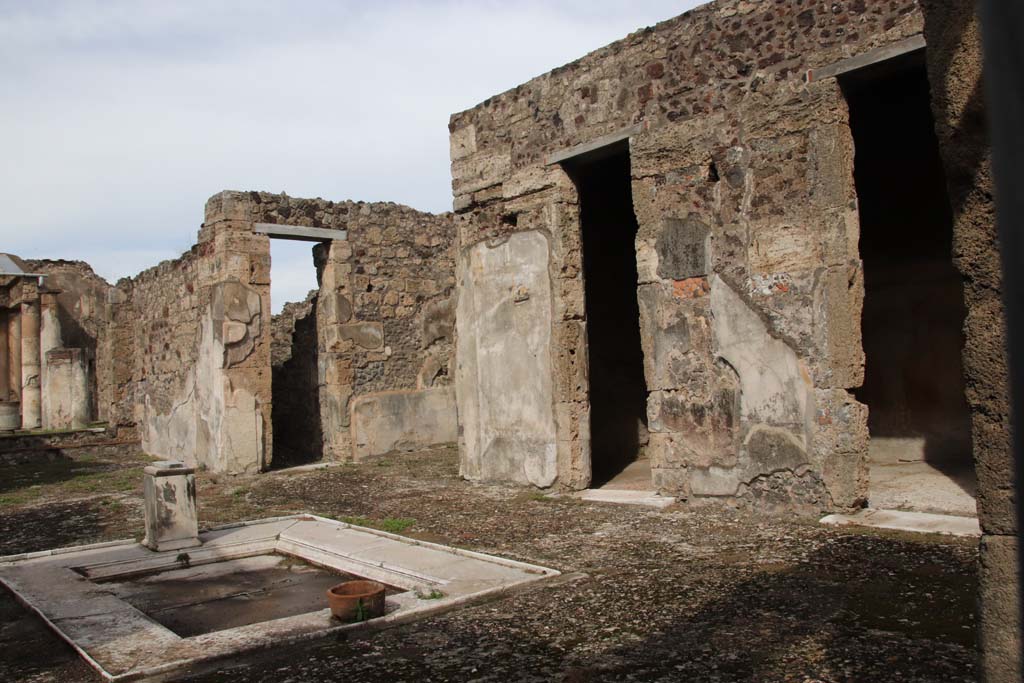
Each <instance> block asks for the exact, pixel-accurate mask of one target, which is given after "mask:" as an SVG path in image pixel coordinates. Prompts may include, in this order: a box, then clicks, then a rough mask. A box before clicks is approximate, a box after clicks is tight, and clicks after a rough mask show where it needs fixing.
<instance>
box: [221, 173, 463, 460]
mask: <svg viewBox="0 0 1024 683" xmlns="http://www.w3.org/2000/svg"><path fill="white" fill-rule="evenodd" d="M223 196H225V197H227V198H229V199H228V200H227V201H230V202H231V203H232V204H233V205H234V206H236V207H237V212H238V214H239V215H244V216H246V219H247V220H248V221H249V222H250V223H251V224H257V223H270V224H276V225H291V226H304V227H316V228H326V229H334V230H338V231H341V230H344V231H346V235H347V239H344V240H343V239H337V240H333V241H329V242H324V243H322V244H319V245H317V246H316V247H315V248H314V256H315V265H316V268H317V274H318V280H319V283H320V290H319V293H318V295H317V298H316V312H315V316H316V328H317V336H318V345H317V350H316V351H317V361H316V362H317V364H318V369H319V370H318V382H319V400H320V412H321V431H322V436H323V440H324V443H323V452H324V457H326V458H329V459H347V458H350V457H362V456H365V455H372V454H376V453H380V452H387V451H391V450H406V449H411V448H418V447H422V446H426V445H431V444H433V443H445V442H452V441H454V439H455V436H454V431H455V417H454V416H455V409H454V394H453V389H452V388H451V375H452V367H451V366H452V355H453V354H452V328H453V316H454V308H453V305H452V294H453V292H454V284H455V282H454V270H455V268H454V256H453V254H454V230H453V224H452V216H451V214H442V215H437V216H435V215H433V214H429V213H423V212H420V211H415V210H414V209H410V208H408V207H405V206H401V205H397V204H392V203H373V204H368V203H363V202H352V201H344V202H333V201H327V200H323V199H298V198H294V197H288V196H286V195H275V194H269V193H257V192H249V193H244V192H232V193H224V195H223ZM339 237H340V232H339ZM293 360H295V359H294V358H293ZM353 434H355V435H357V436H358V438H356V439H355V440H354V441H353ZM382 434H388V435H390V436H386V437H382V436H381V435H382Z"/></svg>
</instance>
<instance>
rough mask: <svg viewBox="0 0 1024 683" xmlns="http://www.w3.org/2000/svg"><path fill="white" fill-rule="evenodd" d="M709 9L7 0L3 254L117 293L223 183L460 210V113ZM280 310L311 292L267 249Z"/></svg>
mask: <svg viewBox="0 0 1024 683" xmlns="http://www.w3.org/2000/svg"><path fill="white" fill-rule="evenodd" d="M698 4H701V3H700V2H698V1H696V0H675V1H669V0H630V1H629V2H622V1H621V0H543V1H541V0H524V1H517V0H504V1H498V0H474V1H470V0H429V1H427V0H423V1H415V0H378V1H376V2H367V1H365V0H362V1H359V2H356V1H354V0H306V1H297V0H292V2H284V1H271V0H237V1H236V0H223V1H220V2H217V1H211V0H175V1H173V2H168V1H166V0H161V1H159V2H155V1H154V2H146V1H140V0H130V1H129V0H102V1H99V0H97V1H91V0H68V1H48V0H34V1H33V2H24V1H23V0H0V73H2V74H3V78H2V79H0V202H2V204H3V211H2V213H0V252H10V253H14V254H17V255H19V256H22V257H25V258H65V259H75V260H84V261H87V262H89V263H90V264H91V265H92V266H93V268H94V269H95V270H96V272H98V273H99V274H100V275H102V276H103V277H105V278H107V279H108V280H110V281H111V282H113V281H115V280H117V279H118V278H120V277H124V276H130V275H134V274H135V273H137V272H139V271H141V270H143V269H145V268H148V267H149V266H153V265H156V264H157V263H158V262H160V261H161V260H164V259H169V258H176V257H177V256H179V255H180V254H181V253H182V252H183V251H185V250H187V249H188V248H189V247H190V246H191V245H192V244H193V243H194V241H195V238H196V231H197V230H198V228H199V225H200V224H201V223H202V220H203V206H204V204H205V202H206V199H207V198H209V197H210V196H211V195H213V194H216V193H217V192H219V191H221V190H226V189H231V190H264V191H267V192H287V193H288V194H289V195H291V196H295V197H323V198H325V199H333V200H345V199H353V200H363V201H394V202H398V203H401V204H407V205H409V206H412V207H414V208H416V209H420V210H423V211H431V212H441V211H448V210H450V209H451V180H450V166H449V163H450V162H449V157H448V118H449V116H450V115H451V114H452V113H454V112H457V111H462V110H464V109H468V108H470V107H473V106H474V105H476V104H478V103H479V102H482V101H483V100H485V99H487V98H488V97H490V96H491V95H495V94H497V93H500V92H502V91H504V90H507V89H509V88H511V87H514V86H516V85H518V84H520V83H523V82H525V81H528V80H530V79H531V78H533V77H534V76H537V75H539V74H542V73H544V72H546V71H549V70H551V69H553V68H555V67H557V66H560V65H562V64H565V63H566V62H569V61H572V60H574V59H576V58H578V57H581V56H582V55H584V54H586V53H587V52H589V51H591V50H595V49H597V48H599V47H601V46H603V45H606V44H608V43H610V42H612V41H614V40H617V39H619V38H622V37H624V36H626V35H627V34H628V33H631V32H632V31H635V30H637V29H639V28H643V27H645V26H649V25H652V24H655V23H657V22H659V21H662V20H664V19H668V18H671V17H673V16H676V15H677V14H681V13H682V12H684V11H686V10H688V9H690V8H692V7H694V6H696V5H698ZM271 258H272V271H271V277H272V283H273V284H272V292H271V298H272V305H273V309H274V310H275V311H277V310H279V309H280V307H281V306H282V305H283V304H284V303H285V301H293V300H298V299H302V298H303V297H305V295H306V293H307V291H308V290H309V289H312V288H315V287H316V278H315V272H314V269H313V265H312V258H311V256H310V245H309V244H308V243H303V242H285V241H281V240H274V241H272V243H271Z"/></svg>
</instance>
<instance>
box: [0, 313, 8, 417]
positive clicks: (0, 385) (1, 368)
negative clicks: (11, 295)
mask: <svg viewBox="0 0 1024 683" xmlns="http://www.w3.org/2000/svg"><path fill="white" fill-rule="evenodd" d="M7 315H8V314H7V311H6V310H5V309H0V401H10V400H11V367H10V361H11V359H10V356H9V354H10V351H9V350H8V348H9V347H8V345H7V335H8V334H9V333H8V331H7Z"/></svg>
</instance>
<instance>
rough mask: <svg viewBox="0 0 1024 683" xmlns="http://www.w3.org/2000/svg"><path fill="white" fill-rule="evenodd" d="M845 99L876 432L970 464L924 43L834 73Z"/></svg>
mask: <svg viewBox="0 0 1024 683" xmlns="http://www.w3.org/2000/svg"><path fill="white" fill-rule="evenodd" d="M841 84H842V86H843V91H844V93H845V95H846V98H847V102H848V104H849V108H850V126H851V129H852V132H853V138H854V144H855V150H856V156H855V163H854V178H855V181H856V187H857V196H858V203H859V210H860V224H861V236H860V254H861V258H862V259H863V261H864V282H865V299H864V312H863V317H862V334H863V341H864V352H865V361H866V364H865V377H864V384H863V386H862V387H860V388H859V389H858V390H857V391H856V392H855V393H856V396H857V399H858V400H859V401H861V402H863V403H866V404H867V405H868V407H869V409H870V415H869V419H868V426H869V429H870V433H871V436H872V437H873V438H875V437H902V438H924V439H925V459H926V460H927V461H928V462H930V463H932V464H934V465H937V466H940V467H941V468H943V469H948V470H955V469H963V468H971V467H972V460H971V424H970V412H969V410H968V406H967V402H966V399H965V397H964V375H963V364H962V361H961V354H962V352H963V345H964V335H963V324H964V316H965V314H966V308H965V305H964V293H963V281H962V278H961V276H960V274H959V272H958V271H957V270H956V268H955V266H954V264H953V261H952V255H951V251H952V237H953V219H952V213H951V210H950V203H949V197H948V195H947V192H946V180H945V176H944V171H943V167H942V161H941V159H940V156H939V148H938V143H937V140H936V137H935V132H934V122H933V119H932V114H931V109H930V103H929V87H928V79H927V74H926V72H925V68H924V62H923V55H922V54H921V53H918V54H913V55H909V56H907V57H905V58H902V59H897V60H890V61H889V62H885V63H883V64H882V65H879V67H877V68H873V69H866V70H863V71H860V72H856V73H854V74H851V75H848V76H846V77H844V78H843V79H842V80H841Z"/></svg>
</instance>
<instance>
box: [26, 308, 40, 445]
mask: <svg viewBox="0 0 1024 683" xmlns="http://www.w3.org/2000/svg"><path fill="white" fill-rule="evenodd" d="M39 373H40V358H39V299H34V300H31V301H22V302H21V428H22V429H39V427H40V426H42V404H41V401H40V398H41V396H40V393H39Z"/></svg>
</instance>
